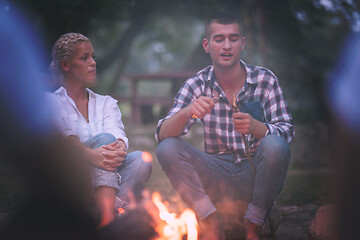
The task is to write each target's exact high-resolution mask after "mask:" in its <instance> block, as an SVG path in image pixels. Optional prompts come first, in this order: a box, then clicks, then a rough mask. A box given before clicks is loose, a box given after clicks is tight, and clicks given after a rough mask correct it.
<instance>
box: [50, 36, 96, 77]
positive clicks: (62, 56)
mask: <svg viewBox="0 0 360 240" xmlns="http://www.w3.org/2000/svg"><path fill="white" fill-rule="evenodd" d="M79 42H90V40H89V39H88V38H87V37H85V36H84V35H82V34H81V33H66V34H64V35H61V36H60V37H59V38H58V40H57V41H56V42H55V44H54V46H53V49H52V61H51V63H50V71H51V72H52V73H53V76H54V78H55V81H57V82H60V83H61V81H63V80H64V76H63V69H62V68H61V62H62V61H70V60H71V57H72V56H73V54H74V52H75V49H76V46H77V44H78V43H79Z"/></svg>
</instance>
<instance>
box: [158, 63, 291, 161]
mask: <svg viewBox="0 0 360 240" xmlns="http://www.w3.org/2000/svg"><path fill="white" fill-rule="evenodd" d="M240 62H241V64H243V65H244V66H245V68H246V72H247V78H246V81H245V84H244V87H243V88H242V89H241V90H240V92H239V93H238V95H237V96H236V104H237V106H238V107H239V106H243V105H244V104H249V103H250V104H253V106H254V105H255V106H258V107H257V112H258V113H257V115H258V116H259V115H260V119H259V118H258V120H260V121H262V122H263V123H264V124H265V125H266V126H267V127H268V128H269V130H268V131H267V133H266V135H269V134H276V135H279V136H282V137H283V138H285V139H286V140H287V142H288V143H290V142H291V141H292V140H293V138H294V136H295V128H294V124H293V119H292V117H291V114H290V113H289V109H288V106H287V104H286V101H285V98H284V96H283V92H282V89H281V88H280V86H279V82H278V79H277V77H276V76H275V75H274V74H273V73H272V72H271V71H270V70H268V69H266V68H262V67H258V66H250V65H247V64H246V63H245V62H243V61H242V60H240ZM220 94H221V95H222V96H225V93H224V92H223V90H222V89H221V87H220V85H219V83H218V81H217V80H216V77H215V74H214V67H213V66H212V65H210V66H208V67H206V68H204V69H203V70H201V71H199V72H198V73H196V75H195V76H194V77H192V78H189V79H188V80H187V81H186V82H185V83H184V84H183V86H182V87H181V89H180V90H179V92H178V93H177V95H176V97H175V99H174V105H173V107H172V108H171V110H170V112H169V114H168V115H167V116H166V117H165V118H164V119H161V120H160V121H159V122H158V125H157V129H156V133H155V138H156V139H157V140H158V141H159V130H160V126H161V124H162V123H163V121H165V120H166V119H168V118H170V117H171V116H173V115H175V114H176V113H177V112H178V111H180V110H181V109H183V108H184V107H186V106H188V105H189V104H190V103H191V102H193V101H195V100H196V99H197V98H199V97H200V96H208V97H211V98H213V97H218V96H221V95H220ZM240 111H242V109H241V107H240ZM255 112H256V109H255ZM249 113H250V112H249ZM232 114H233V111H232V104H231V103H229V102H228V100H227V99H226V98H225V97H223V98H220V99H219V101H218V102H216V103H215V107H214V109H212V111H211V113H210V114H207V115H206V116H205V117H204V118H203V119H201V122H202V123H203V126H204V145H205V146H204V147H205V152H206V153H210V154H235V155H236V160H235V161H236V162H240V161H242V160H244V159H247V157H246V156H245V153H246V152H245V143H244V142H243V139H242V137H241V133H239V132H237V131H235V128H234V123H233V119H232ZM251 115H252V116H253V114H251ZM255 115H256V114H255ZM253 117H254V116H253ZM195 121H196V119H194V118H190V119H189V120H188V122H187V124H186V126H185V129H184V132H183V134H182V135H184V134H186V133H187V132H188V131H189V129H190V127H191V126H192V125H193V124H194V123H195ZM247 141H248V142H249V145H250V148H251V149H252V150H254V149H255V148H256V146H257V145H258V143H259V139H256V138H255V137H253V136H251V135H248V136H247Z"/></svg>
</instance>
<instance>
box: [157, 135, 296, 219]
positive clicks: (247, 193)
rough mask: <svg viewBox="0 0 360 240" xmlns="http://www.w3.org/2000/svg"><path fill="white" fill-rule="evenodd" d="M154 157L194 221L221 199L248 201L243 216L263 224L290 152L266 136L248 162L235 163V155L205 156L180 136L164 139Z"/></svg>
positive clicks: (281, 141) (275, 138) (285, 145)
mask: <svg viewBox="0 0 360 240" xmlns="http://www.w3.org/2000/svg"><path fill="white" fill-rule="evenodd" d="M156 154H157V158H158V160H159V162H160V164H161V166H162V168H163V170H164V171H165V173H166V175H167V177H168V178H169V180H170V182H171V184H172V186H173V187H174V188H175V189H176V190H177V191H178V193H179V194H180V196H181V197H182V199H183V200H184V201H185V202H186V203H187V204H188V205H189V206H190V207H191V208H192V209H193V210H194V211H195V213H196V215H197V217H198V219H199V220H202V219H204V218H206V217H207V216H208V215H210V214H211V213H213V212H214V211H216V207H215V205H214V204H216V203H218V202H221V201H226V200H242V201H246V202H249V205H248V209H247V211H246V214H245V218H246V219H248V220H249V221H251V222H254V223H256V224H258V225H262V224H263V223H264V221H265V217H266V215H267V213H268V211H269V210H270V209H271V207H272V205H273V203H274V200H275V198H276V197H277V196H278V195H279V193H280V191H281V189H282V186H283V184H284V180H285V176H286V173H287V169H288V165H289V160H290V149H289V144H288V143H287V142H286V141H285V139H283V138H282V137H278V136H276V135H268V136H265V137H264V138H263V139H262V140H261V141H260V144H259V146H258V147H257V149H256V152H255V157H254V159H253V160H252V161H253V163H254V166H255V171H256V177H255V181H254V175H253V174H252V170H251V165H250V164H249V161H247V160H246V161H242V162H239V163H235V161H234V160H235V159H234V156H233V155H231V154H229V155H215V154H207V153H204V152H202V151H200V150H198V149H196V148H194V147H193V146H192V145H190V144H189V143H187V142H185V141H183V140H181V139H180V138H173V137H171V138H167V139H165V140H163V141H162V142H161V143H160V144H159V146H158V148H157V150H156Z"/></svg>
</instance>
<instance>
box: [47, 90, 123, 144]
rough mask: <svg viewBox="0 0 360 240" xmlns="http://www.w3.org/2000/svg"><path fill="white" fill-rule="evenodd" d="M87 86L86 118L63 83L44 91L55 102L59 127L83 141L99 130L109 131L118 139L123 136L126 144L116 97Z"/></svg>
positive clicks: (66, 135) (65, 132)
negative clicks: (99, 92) (61, 85)
mask: <svg viewBox="0 0 360 240" xmlns="http://www.w3.org/2000/svg"><path fill="white" fill-rule="evenodd" d="M86 90H87V92H88V94H89V104H88V117H89V122H87V121H86V120H85V118H84V117H83V115H82V114H81V113H80V111H79V110H78V109H77V107H76V105H75V102H74V101H73V100H72V99H71V98H70V97H69V96H68V94H67V92H66V89H65V88H64V87H60V88H59V89H57V90H56V91H55V92H54V93H48V94H47V95H48V96H49V97H50V99H51V101H52V102H53V104H54V108H55V111H54V121H55V123H56V125H57V127H58V128H59V130H60V131H61V132H62V133H63V134H64V135H65V137H68V136H71V135H75V136H78V137H79V139H80V141H81V142H82V143H84V142H85V141H87V140H88V139H89V138H91V137H93V136H95V135H97V134H99V133H111V134H112V135H114V136H115V137H116V138H117V139H121V140H123V141H124V142H125V144H126V147H128V139H127V137H126V134H125V131H124V124H123V122H122V120H121V116H122V115H121V112H120V109H119V107H118V105H117V100H115V99H114V98H112V97H110V96H108V95H106V96H104V95H100V94H96V93H94V92H93V91H91V90H90V89H88V88H87V89H86Z"/></svg>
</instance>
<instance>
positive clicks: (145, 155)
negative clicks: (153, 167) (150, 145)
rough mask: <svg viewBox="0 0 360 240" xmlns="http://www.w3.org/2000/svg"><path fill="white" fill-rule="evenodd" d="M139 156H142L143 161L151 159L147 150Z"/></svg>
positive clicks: (150, 160)
mask: <svg viewBox="0 0 360 240" xmlns="http://www.w3.org/2000/svg"><path fill="white" fill-rule="evenodd" d="M141 157H142V159H143V161H144V162H147V163H149V162H152V159H153V157H152V155H151V153H149V152H143V153H142V154H141Z"/></svg>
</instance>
